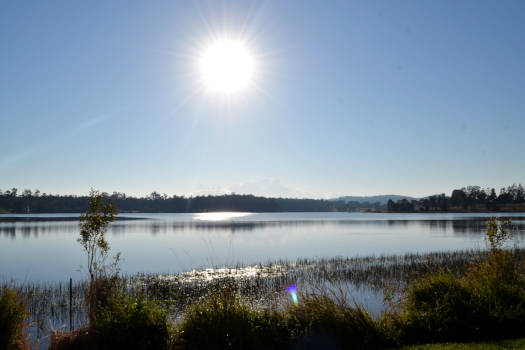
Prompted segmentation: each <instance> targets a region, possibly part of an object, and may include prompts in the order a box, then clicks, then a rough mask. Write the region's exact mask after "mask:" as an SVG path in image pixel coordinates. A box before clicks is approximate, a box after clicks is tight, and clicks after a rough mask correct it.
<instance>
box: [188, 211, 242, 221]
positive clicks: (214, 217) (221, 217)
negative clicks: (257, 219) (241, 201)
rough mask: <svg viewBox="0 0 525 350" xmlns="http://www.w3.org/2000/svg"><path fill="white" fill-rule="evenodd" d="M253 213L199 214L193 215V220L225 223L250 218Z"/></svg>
mask: <svg viewBox="0 0 525 350" xmlns="http://www.w3.org/2000/svg"><path fill="white" fill-rule="evenodd" d="M250 214H251V213H239V212H229V211H225V212H217V213H198V214H195V215H193V219H195V220H202V221H225V220H231V219H235V218H240V217H243V216H248V215H250Z"/></svg>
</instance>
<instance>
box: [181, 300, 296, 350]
mask: <svg viewBox="0 0 525 350" xmlns="http://www.w3.org/2000/svg"><path fill="white" fill-rule="evenodd" d="M178 337H179V339H178V340H179V343H180V345H181V346H182V347H183V348H188V349H226V348H228V349H279V348H288V347H289V345H290V341H291V338H290V332H289V331H288V328H287V326H286V324H285V318H284V317H283V314H282V313H281V312H278V311H276V310H267V311H258V310H254V309H252V308H250V307H249V306H248V305H246V304H245V303H243V302H242V301H241V300H240V299H239V297H237V296H236V295H235V294H233V293H230V292H228V291H226V292H223V293H220V294H218V295H214V296H211V297H210V298H209V300H207V301H204V302H202V303H200V304H196V305H193V306H191V307H190V308H189V309H188V310H187V312H186V313H185V315H184V319H183V321H182V323H181V324H180V326H179V328H178Z"/></svg>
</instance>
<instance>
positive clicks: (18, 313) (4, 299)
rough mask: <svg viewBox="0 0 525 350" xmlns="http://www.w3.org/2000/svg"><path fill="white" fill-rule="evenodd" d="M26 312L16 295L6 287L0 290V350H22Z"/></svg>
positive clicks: (24, 344)
mask: <svg viewBox="0 0 525 350" xmlns="http://www.w3.org/2000/svg"><path fill="white" fill-rule="evenodd" d="M26 317H27V311H26V308H25V305H24V303H23V302H22V301H21V300H20V297H19V296H18V294H17V293H16V292H15V291H14V290H12V289H10V288H7V287H2V289H1V290H0V349H6V350H10V349H24V348H27V346H26V339H25V335H24V326H25V320H26Z"/></svg>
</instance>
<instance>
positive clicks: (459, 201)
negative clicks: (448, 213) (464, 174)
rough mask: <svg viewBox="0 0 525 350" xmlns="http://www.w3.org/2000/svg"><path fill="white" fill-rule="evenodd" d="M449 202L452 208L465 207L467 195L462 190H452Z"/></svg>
mask: <svg viewBox="0 0 525 350" xmlns="http://www.w3.org/2000/svg"><path fill="white" fill-rule="evenodd" d="M450 202H451V204H452V206H454V207H466V204H467V194H466V193H465V191H463V190H454V191H452V195H451V196H450Z"/></svg>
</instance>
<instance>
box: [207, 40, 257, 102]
mask: <svg viewBox="0 0 525 350" xmlns="http://www.w3.org/2000/svg"><path fill="white" fill-rule="evenodd" d="M199 68H200V73H201V77H202V81H203V85H204V87H205V88H206V89H207V90H209V91H211V92H213V93H218V94H222V95H226V96H229V95H232V94H235V93H239V92H241V91H243V90H246V89H247V88H248V87H249V86H250V85H251V84H252V83H253V81H252V80H253V76H254V70H255V60H254V58H253V56H252V54H251V52H250V50H249V49H248V47H247V45H246V44H244V43H243V42H242V41H235V40H231V39H222V40H216V41H215V42H213V43H212V44H211V45H209V46H208V47H207V48H206V49H205V50H204V52H203V54H202V56H201V57H200V62H199Z"/></svg>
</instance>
